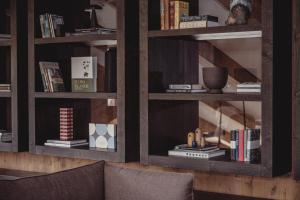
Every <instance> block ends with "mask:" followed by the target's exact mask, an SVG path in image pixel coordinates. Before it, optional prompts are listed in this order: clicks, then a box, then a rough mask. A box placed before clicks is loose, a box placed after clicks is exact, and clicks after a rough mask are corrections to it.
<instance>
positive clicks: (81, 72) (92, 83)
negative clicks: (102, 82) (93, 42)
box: [71, 57, 97, 92]
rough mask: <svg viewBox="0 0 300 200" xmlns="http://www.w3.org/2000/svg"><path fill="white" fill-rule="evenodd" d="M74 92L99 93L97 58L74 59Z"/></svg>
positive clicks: (72, 67)
mask: <svg viewBox="0 0 300 200" xmlns="http://www.w3.org/2000/svg"><path fill="white" fill-rule="evenodd" d="M71 60H72V61H71V63H72V66H71V71H72V92H97V57H72V59H71Z"/></svg>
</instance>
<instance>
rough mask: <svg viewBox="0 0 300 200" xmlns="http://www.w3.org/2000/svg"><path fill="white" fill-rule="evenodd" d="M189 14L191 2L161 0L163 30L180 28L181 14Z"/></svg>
mask: <svg viewBox="0 0 300 200" xmlns="http://www.w3.org/2000/svg"><path fill="white" fill-rule="evenodd" d="M183 15H185V16H188V15H189V2H186V1H178V0H160V18H161V30H167V29H179V24H180V18H181V16H183Z"/></svg>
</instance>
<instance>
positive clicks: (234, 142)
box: [230, 129, 261, 163]
mask: <svg viewBox="0 0 300 200" xmlns="http://www.w3.org/2000/svg"><path fill="white" fill-rule="evenodd" d="M230 144H231V160H235V161H242V162H250V163H257V162H259V161H260V146H261V145H260V129H245V130H232V131H231V132H230Z"/></svg>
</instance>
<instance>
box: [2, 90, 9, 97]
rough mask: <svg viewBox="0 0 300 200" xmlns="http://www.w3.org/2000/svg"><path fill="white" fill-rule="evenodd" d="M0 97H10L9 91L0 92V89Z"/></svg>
mask: <svg viewBox="0 0 300 200" xmlns="http://www.w3.org/2000/svg"><path fill="white" fill-rule="evenodd" d="M0 97H5V98H9V97H11V92H1V91H0Z"/></svg>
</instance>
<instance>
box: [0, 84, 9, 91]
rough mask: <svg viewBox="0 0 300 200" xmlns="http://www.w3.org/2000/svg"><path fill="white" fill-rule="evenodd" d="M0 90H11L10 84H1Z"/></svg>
mask: <svg viewBox="0 0 300 200" xmlns="http://www.w3.org/2000/svg"><path fill="white" fill-rule="evenodd" d="M0 92H11V85H10V84H0Z"/></svg>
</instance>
